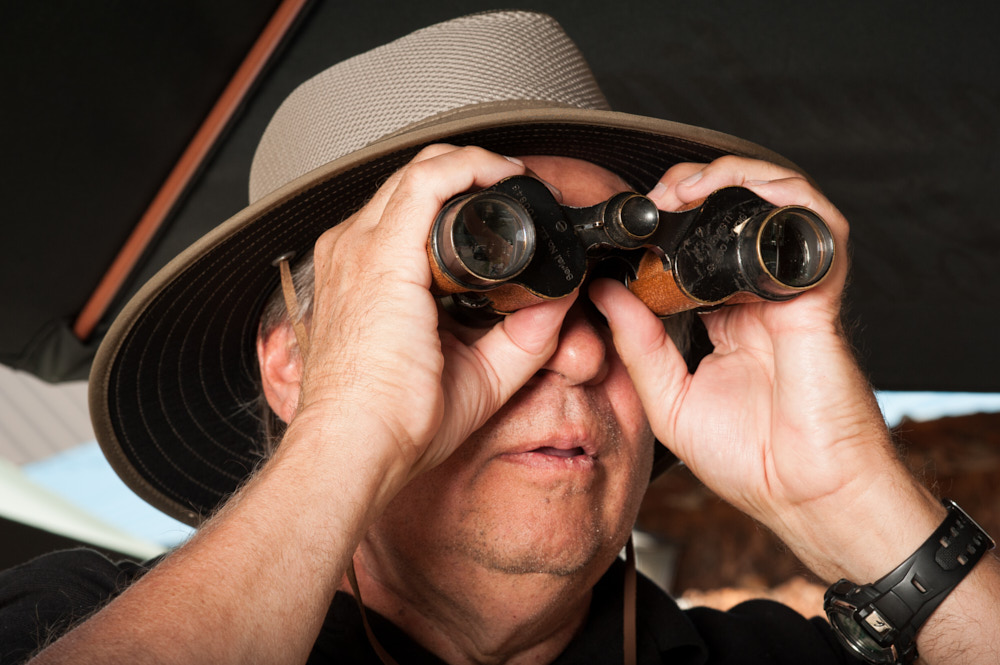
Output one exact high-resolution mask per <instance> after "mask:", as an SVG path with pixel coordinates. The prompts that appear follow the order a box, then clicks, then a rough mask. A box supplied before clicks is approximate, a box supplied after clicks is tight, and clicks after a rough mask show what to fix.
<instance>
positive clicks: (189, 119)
mask: <svg viewBox="0 0 1000 665" xmlns="http://www.w3.org/2000/svg"><path fill="white" fill-rule="evenodd" d="M280 5H281V3H279V2H277V1H275V0H243V1H242V2H236V1H235V0H219V1H217V2H212V3H208V2H168V1H167V0H149V1H148V2H143V3H110V2H97V3H71V2H67V1H65V0H64V1H62V2H46V3H7V4H6V5H4V7H3V8H0V34H2V38H0V63H2V65H0V67H3V81H4V88H5V90H4V99H5V103H4V105H3V115H4V122H3V124H2V127H3V129H2V132H3V148H4V154H5V155H6V159H5V161H4V165H3V167H2V169H3V177H2V178H0V187H2V196H3V201H4V203H5V204H6V205H5V206H4V210H3V213H2V214H3V215H4V219H3V228H4V231H5V234H6V240H7V247H8V248H9V251H8V252H7V255H6V256H5V260H4V261H3V262H0V283H2V284H3V286H4V288H3V289H2V290H0V293H2V296H0V298H2V300H0V311H2V312H3V313H4V323H3V325H2V326H0V362H3V363H4V364H7V365H9V366H12V367H15V368H19V369H24V370H27V371H30V372H32V373H35V374H37V375H39V376H42V377H43V378H45V379H47V380H52V381H57V380H65V379H70V378H76V379H80V378H85V377H86V374H87V370H88V367H89V362H90V358H91V354H92V353H93V351H94V349H95V348H96V345H97V344H98V342H99V339H100V334H101V332H102V331H103V330H104V329H106V327H107V325H108V323H109V321H110V320H111V318H112V317H113V315H114V314H115V312H116V311H117V309H119V308H120V307H121V306H122V304H123V303H124V302H125V301H126V299H127V297H128V296H129V295H131V293H133V292H134V291H135V290H136V289H137V288H138V286H139V285H140V284H141V283H142V282H143V281H145V280H146V279H147V278H148V277H150V276H151V275H152V274H153V273H154V272H155V271H156V270H157V269H158V268H159V267H160V266H162V265H163V264H164V263H165V262H166V261H168V260H169V259H170V258H171V257H172V256H173V255H174V254H176V253H177V252H179V251H180V250H181V249H183V248H184V247H185V246H187V245H188V244H189V243H190V242H192V241H193V240H195V239H196V238H197V237H198V236H200V235H201V234H202V233H204V232H205V231H206V230H208V229H210V228H211V227H213V226H214V225H216V224H218V223H219V222H221V221H223V220H225V219H226V218H227V217H229V216H230V215H231V214H233V213H235V212H236V211H238V210H239V209H240V208H241V207H242V206H244V205H245V203H246V199H247V194H246V180H247V173H248V170H249V164H250V160H251V158H252V154H253V149H254V146H255V144H256V142H257V140H258V138H259V136H260V134H261V133H262V131H263V128H264V126H265V124H266V122H267V120H268V118H269V117H270V115H271V114H272V113H273V111H274V110H275V108H276V107H277V105H278V104H279V103H280V102H281V100H282V99H283V98H284V97H285V96H286V95H287V94H288V93H289V92H290V91H291V90H292V89H293V88H294V87H295V85H296V84H297V83H299V82H300V81H302V80H304V79H305V78H307V77H308V76H310V75H312V74H314V73H316V72H318V71H320V70H322V69H324V68H325V67H326V66H328V65H329V64H331V63H334V62H336V61H338V60H341V59H343V58H346V57H348V56H350V55H353V54H356V53H358V52H361V51H363V50H366V49H368V48H371V47H374V46H376V45H378V44H381V43H384V42H386V41H388V40H391V39H393V38H396V37H399V36H401V35H403V34H406V33H407V32H409V31H411V30H414V29H416V28H419V27H422V26H425V25H429V24H431V23H433V22H436V21H439V20H444V19H448V18H452V17H454V16H458V15H462V14H466V13H470V12H473V11H480V10H487V9H493V8H496V7H497V5H496V4H494V3H488V2H480V1H475V0H473V1H466V0H464V1H462V2H457V1H441V0H437V1H435V0H432V1H431V2H425V3H409V2H401V1H398V0H396V1H393V2H382V3H340V2H322V1H316V2H312V3H310V4H309V5H308V6H307V7H306V8H305V9H304V10H302V12H301V14H300V15H299V16H298V18H297V20H296V21H294V23H293V24H292V28H291V30H290V31H289V33H288V35H287V37H286V38H285V39H284V40H283V41H282V47H281V48H280V49H278V50H277V51H276V53H275V55H274V56H272V57H270V58H268V60H267V67H266V68H265V69H264V71H263V73H262V75H261V76H260V77H259V79H258V80H257V82H256V84H255V85H254V86H253V88H252V89H251V92H250V94H249V95H248V96H247V97H246V99H245V100H244V101H243V102H242V103H240V105H239V107H238V109H237V111H236V113H235V116H234V119H233V120H232V121H231V122H229V123H227V125H226V131H225V132H224V133H223V134H222V136H221V139H220V140H218V141H216V142H214V143H213V145H212V148H211V150H210V152H209V156H208V159H207V160H206V161H205V162H204V163H203V164H202V165H201V166H200V167H199V168H198V169H197V172H196V175H195V177H194V179H193V181H192V182H191V183H190V185H189V186H188V187H186V188H185V189H184V195H183V196H182V197H181V199H180V201H179V203H178V204H177V205H176V206H174V207H173V208H172V210H171V211H170V214H169V215H168V216H167V217H166V220H165V223H164V225H163V226H162V228H161V229H160V230H159V232H158V233H156V235H155V238H154V241H153V242H152V244H151V245H150V246H149V247H148V248H147V249H146V250H145V251H144V252H143V253H142V256H141V260H140V262H139V264H138V265H137V267H136V268H135V269H134V270H132V271H131V272H130V273H129V274H128V276H127V278H126V279H125V282H124V286H123V287H122V288H121V289H120V290H119V291H118V292H117V295H115V297H114V298H113V300H112V302H111V307H110V308H109V310H108V311H107V313H106V314H105V315H104V316H103V317H101V318H100V320H99V321H98V323H97V325H96V329H95V331H94V332H93V333H92V334H90V335H89V336H88V337H87V338H86V339H82V340H81V339H78V338H77V336H76V335H74V333H73V331H72V330H73V325H74V322H75V320H76V317H77V316H78V315H79V314H80V312H81V310H82V309H83V307H84V305H85V303H86V302H87V301H88V298H89V297H90V296H91V294H92V293H93V291H94V289H95V288H96V285H97V283H98V282H99V281H100V279H101V277H102V275H103V274H104V272H105V271H106V270H107V269H108V266H109V265H110V264H111V262H112V261H113V259H114V257H115V256H116V254H117V252H118V251H119V249H120V248H121V247H122V245H123V243H124V242H125V241H126V239H127V237H128V235H129V233H130V231H131V229H132V228H133V227H134V226H135V224H136V223H137V221H138V220H139V219H140V218H141V217H142V215H143V212H144V210H146V208H147V207H148V206H149V204H150V202H151V201H152V200H153V199H154V198H155V196H156V193H157V191H158V189H159V187H160V186H161V185H162V184H163V182H164V180H165V179H166V178H167V176H168V175H169V174H170V172H171V169H172V168H173V167H174V165H175V163H176V162H177V160H178V159H179V158H180V156H181V155H182V154H183V153H184V150H185V147H186V146H187V144H188V142H189V141H190V140H191V138H192V136H194V135H195V134H196V132H197V131H198V128H199V126H200V124H201V123H202V121H203V120H204V118H205V117H206V115H208V114H209V112H210V111H211V109H212V107H213V104H214V103H215V102H216V100H217V99H218V97H219V96H220V94H221V93H222V91H223V90H224V89H225V87H226V85H227V83H228V82H229V80H230V78H231V77H232V76H233V74H234V72H235V71H236V70H237V68H238V67H239V65H240V63H241V61H242V60H243V58H244V57H245V56H246V54H247V53H248V52H249V51H250V49H251V46H252V45H253V44H254V42H255V40H256V39H257V37H258V36H259V35H260V34H261V32H262V31H263V30H264V28H265V26H266V25H267V24H268V20H269V19H270V17H271V16H272V15H273V14H274V13H275V12H276V11H277V10H278V9H279V6H280ZM519 5H520V7H522V8H529V9H537V10H540V11H545V12H548V13H550V14H552V15H553V16H555V17H556V18H557V19H558V20H559V21H560V22H562V24H563V25H564V26H565V28H566V30H567V31H568V32H569V34H570V35H571V36H572V37H573V38H574V39H575V40H576V41H577V42H578V43H579V45H580V47H581V48H582V50H583V52H584V53H585V55H586V56H587V58H588V60H589V61H590V63H591V65H592V67H593V69H594V71H595V73H596V75H597V78H598V80H599V82H600V83H601V85H602V87H603V88H604V90H605V91H606V93H607V95H608V97H609V99H610V101H611V103H612V106H613V107H614V108H616V109H617V110H621V111H629V112H633V113H640V114H646V115H653V116H660V117H664V118H669V119H672V120H677V121H681V122H686V123H691V124H698V125H703V126H707V127H711V128H713V129H716V130H720V131H723V132H729V133H732V134H735V135H737V136H740V137H743V138H746V139H749V140H752V141H755V142H758V143H761V144H763V145H765V146H767V147H769V148H772V149H774V150H777V151H778V152H780V153H782V154H784V155H786V156H788V157H789V158H791V159H792V160H793V161H795V162H797V163H798V164H800V165H801V166H802V167H803V168H805V169H806V170H807V171H808V172H809V173H810V174H811V175H812V176H813V177H814V178H815V179H816V181H817V182H819V183H820V184H821V186H822V187H823V189H824V191H825V193H826V194H827V195H828V196H829V197H830V198H831V199H832V200H833V201H834V202H835V203H836V204H837V205H838V206H839V207H840V208H841V210H842V211H843V212H844V213H845V214H846V215H847V217H848V219H850V220H851V222H852V225H853V227H852V229H853V231H852V232H853V235H852V249H853V256H854V275H853V281H852V283H851V285H850V288H849V293H848V302H849V322H850V324H851V326H852V327H853V329H854V332H855V338H856V342H857V345H858V349H859V353H860V355H861V357H862V360H863V363H864V365H865V366H866V368H867V369H868V371H869V372H870V375H871V377H872V380H873V383H874V384H875V386H876V387H878V388H880V389H884V390H946V391H954V390H961V391H997V390H1000V353H998V351H997V348H996V345H995V343H994V338H995V332H994V329H993V326H992V323H993V322H994V321H995V320H996V316H995V314H994V313H993V311H992V305H993V304H994V303H995V302H996V300H997V295H996V294H997V293H998V292H1000V271H997V270H996V269H995V266H996V263H997V256H998V250H1000V224H998V223H997V221H996V212H995V211H994V203H993V201H994V198H993V196H994V195H993V192H994V191H995V189H996V187H997V185H996V183H997V180H998V175H1000V167H998V150H997V149H998V147H1000V86H998V85H997V83H998V81H1000V50H998V49H997V48H996V47H995V38H994V35H995V34H996V31H997V28H1000V6H998V5H997V4H996V3H987V2H985V1H981V0H980V1H972V2H966V3H952V4H950V5H949V6H944V5H943V4H942V3H932V2H913V1H908V2H903V1H902V0H887V1H885V2H880V3H850V2H848V3H844V2H840V1H838V2H833V1H832V0H816V1H814V2H809V3H802V2H792V1H773V2H759V1H758V2H755V1H752V0H750V1H747V0H740V1H736V0H721V1H719V2H712V3H678V2H669V1H664V0H648V1H645V2H640V1H636V0H623V1H621V2H614V3H611V2H594V1H592V0H574V1H572V2H570V1H569V0H525V1H524V2H521V3H519ZM501 7H502V5H501Z"/></svg>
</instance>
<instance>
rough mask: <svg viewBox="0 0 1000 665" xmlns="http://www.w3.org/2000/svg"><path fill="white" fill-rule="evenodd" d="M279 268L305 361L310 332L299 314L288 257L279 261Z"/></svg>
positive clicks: (286, 299)
mask: <svg viewBox="0 0 1000 665" xmlns="http://www.w3.org/2000/svg"><path fill="white" fill-rule="evenodd" d="M278 270H279V271H280V272H281V295H282V296H283V297H284V298H285V309H287V310H288V318H289V320H290V321H291V322H292V331H293V332H294V333H295V341H296V342H298V343H299V355H301V356H302V361H303V362H305V359H306V358H307V357H309V333H308V332H307V331H306V326H305V324H304V323H302V318H301V317H300V316H299V298H298V296H297V295H296V294H295V283H294V282H293V281H292V269H291V268H290V267H289V266H288V259H282V260H281V261H280V262H279V263H278Z"/></svg>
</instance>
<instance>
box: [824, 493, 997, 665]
mask: <svg viewBox="0 0 1000 665" xmlns="http://www.w3.org/2000/svg"><path fill="white" fill-rule="evenodd" d="M942 503H943V504H944V506H945V508H947V510H948V514H947V516H946V517H945V519H944V521H943V522H941V525H940V526H939V527H938V528H937V529H936V530H935V531H934V533H933V534H931V536H930V538H928V539H927V540H926V541H924V543H923V545H921V546H920V548H919V549H917V551H916V552H914V553H913V554H912V555H911V556H910V557H909V558H908V559H906V561H904V562H903V563H901V564H900V565H899V566H897V567H896V568H895V569H894V570H893V571H892V572H890V573H889V574H888V575H886V576H885V577H883V578H881V579H880V580H878V581H877V582H875V583H874V584H868V585H864V586H857V585H855V584H854V583H853V582H850V581H848V580H840V581H839V582H838V583H837V584H835V585H834V586H833V587H831V588H830V590H829V591H828V592H827V598H826V604H827V606H828V607H829V605H830V604H831V603H832V601H834V600H835V599H836V598H841V599H843V600H844V601H846V604H847V606H848V607H853V608H855V611H854V617H855V620H856V621H857V624H858V626H859V627H860V628H861V629H863V630H864V631H865V632H867V633H868V634H869V635H870V636H871V638H872V639H873V640H875V641H876V642H877V643H878V644H880V645H882V647H884V648H888V649H890V650H891V651H892V652H894V653H895V654H896V655H897V660H896V662H903V663H909V662H912V661H913V660H914V659H915V658H916V655H917V654H916V634H917V631H918V630H920V627H921V626H922V625H923V624H924V622H925V621H927V619H928V617H930V615H931V614H932V613H933V612H934V610H936V609H937V607H938V606H939V605H940V604H941V602H942V601H943V600H944V599H945V598H946V597H947V596H948V594H949V593H951V591H952V590H953V589H954V588H955V587H956V586H958V584H959V582H961V581H962V579H964V578H965V576H966V575H967V574H968V573H969V571H970V570H972V567H973V566H975V565H976V563H977V562H978V561H979V560H980V559H981V558H982V557H983V555H984V554H985V553H986V552H988V551H989V550H991V549H993V547H994V546H995V543H994V542H993V539H992V538H990V536H989V535H988V534H987V533H986V532H985V531H984V530H983V529H982V527H980V526H979V525H978V524H976V522H975V521H974V520H973V519H972V518H971V517H969V516H968V515H967V514H966V513H965V511H963V510H962V509H961V508H960V507H959V506H958V504H956V503H955V502H954V501H951V500H950V499H945V500H943V501H942ZM839 633H840V631H838V634H839ZM840 636H841V638H842V639H843V638H844V637H846V636H844V635H840ZM848 641H850V640H848ZM879 662H888V661H879Z"/></svg>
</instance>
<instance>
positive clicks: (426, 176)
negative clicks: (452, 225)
mask: <svg viewBox="0 0 1000 665" xmlns="http://www.w3.org/2000/svg"><path fill="white" fill-rule="evenodd" d="M524 172H525V167H524V163H523V162H521V161H520V160H518V159H516V158H513V157H504V156H502V155H498V154H496V153H492V152H489V151H487V150H483V149H482V148H476V147H464V148H456V149H454V150H449V151H443V152H441V153H440V154H436V155H434V156H432V157H428V158H426V159H421V160H420V161H414V162H411V163H410V164H409V165H408V166H407V167H406V168H405V169H404V170H403V171H402V173H401V174H400V178H399V182H398V185H397V186H396V188H395V190H394V191H393V192H392V194H391V196H390V197H389V200H388V201H387V202H386V205H385V210H384V212H383V215H382V217H381V221H380V223H379V230H380V231H382V232H385V233H386V235H387V236H391V237H393V238H395V239H396V240H397V241H398V242H400V243H402V246H407V247H412V246H420V247H423V246H424V243H426V241H427V234H428V233H429V231H430V227H431V224H432V222H433V220H434V218H435V217H436V216H437V214H438V212H440V210H441V207H442V206H443V205H444V204H445V203H446V202H447V201H448V200H449V199H451V198H452V197H454V196H456V195H457V194H461V193H463V192H466V191H468V190H470V189H472V188H474V187H488V186H490V185H493V184H494V183H496V182H497V181H498V180H501V179H503V178H507V177H509V176H513V175H521V174H523V173H524ZM386 220H391V221H393V222H394V223H392V224H386V223H385V222H386Z"/></svg>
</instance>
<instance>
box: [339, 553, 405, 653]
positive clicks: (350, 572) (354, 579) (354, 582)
mask: <svg viewBox="0 0 1000 665" xmlns="http://www.w3.org/2000/svg"><path fill="white" fill-rule="evenodd" d="M347 581H348V582H350V583H351V591H353V592H354V600H355V602H357V604H358V611H359V612H361V623H362V624H364V626H365V635H367V636H368V643H369V644H371V645H372V649H373V650H374V651H375V653H376V654H377V655H378V657H379V658H380V659H381V660H382V662H383V663H385V665H399V664H398V663H397V662H396V661H395V659H394V658H393V657H392V656H390V655H389V652H388V651H386V650H385V648H384V647H383V646H382V645H381V644H379V641H378V639H376V638H375V633H374V632H372V627H371V626H370V625H369V624H368V614H367V613H366V612H365V604H364V603H363V602H361V589H359V588H358V576H357V573H355V572H354V559H351V564H350V565H349V566H348V567H347Z"/></svg>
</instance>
